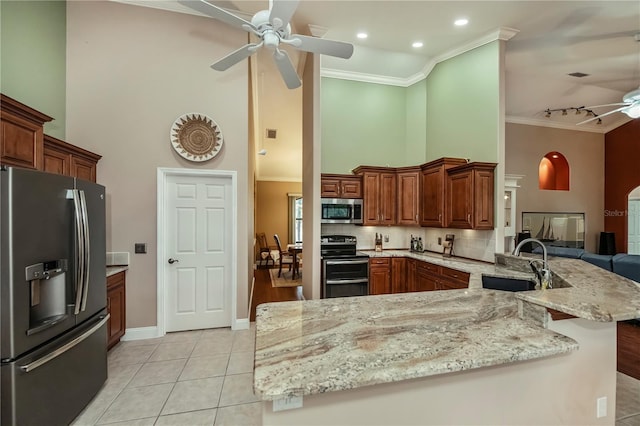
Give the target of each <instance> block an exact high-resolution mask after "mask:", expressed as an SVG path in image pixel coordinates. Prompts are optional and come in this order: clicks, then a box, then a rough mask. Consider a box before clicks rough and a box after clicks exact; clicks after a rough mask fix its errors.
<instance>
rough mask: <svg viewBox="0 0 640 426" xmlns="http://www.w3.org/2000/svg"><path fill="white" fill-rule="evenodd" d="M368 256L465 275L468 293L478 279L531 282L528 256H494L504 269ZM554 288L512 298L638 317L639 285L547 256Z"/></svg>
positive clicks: (428, 257)
mask: <svg viewBox="0 0 640 426" xmlns="http://www.w3.org/2000/svg"><path fill="white" fill-rule="evenodd" d="M363 253H366V254H368V255H369V256H371V257H397V256H403V257H410V258H413V259H418V260H424V261H427V262H431V263H434V264H437V265H441V266H446V267H448V268H452V269H457V270H459V271H463V272H468V273H470V274H471V275H470V277H469V288H482V275H491V276H496V277H507V278H524V279H532V280H534V281H535V277H534V275H533V273H531V272H529V266H528V262H529V260H531V257H536V258H539V256H535V255H533V256H532V255H529V254H527V257H517V256H512V255H508V254H505V255H499V256H500V257H501V258H503V259H506V264H505V265H500V264H490V263H486V262H481V261H475V260H471V259H463V258H458V257H443V256H442V255H440V254H435V253H428V252H425V253H413V252H410V251H408V250H384V251H382V252H375V251H363ZM548 260H549V267H550V269H551V271H552V272H553V274H554V282H555V285H556V288H553V289H550V290H544V291H541V290H533V291H523V292H518V293H516V297H517V298H518V299H521V300H524V301H527V302H529V303H534V304H536V305H540V306H544V307H547V308H551V309H555V310H558V311H561V312H564V313H567V314H569V315H573V316H576V317H578V318H584V319H588V320H591V321H601V322H612V321H624V320H629V319H634V318H640V284H639V283H636V282H634V281H632V280H630V279H628V278H625V277H622V276H620V275H618V274H615V273H613V272H610V271H607V270H605V269H602V268H599V267H597V266H595V265H592V264H591V263H588V262H585V261H583V260H580V259H568V258H564V257H552V256H550V257H549V259H548Z"/></svg>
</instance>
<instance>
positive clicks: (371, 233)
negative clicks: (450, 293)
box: [321, 224, 496, 262]
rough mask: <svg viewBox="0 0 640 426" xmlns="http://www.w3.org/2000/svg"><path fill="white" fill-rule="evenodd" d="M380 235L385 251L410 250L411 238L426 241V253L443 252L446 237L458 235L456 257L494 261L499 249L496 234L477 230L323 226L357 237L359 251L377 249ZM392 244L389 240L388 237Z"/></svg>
mask: <svg viewBox="0 0 640 426" xmlns="http://www.w3.org/2000/svg"><path fill="white" fill-rule="evenodd" d="M376 233H378V234H382V236H383V238H382V248H383V249H408V248H409V245H410V243H411V236H412V235H413V236H414V237H418V238H422V242H423V246H424V249H425V250H428V251H432V252H436V253H442V245H439V244H438V238H441V239H442V240H443V241H444V236H445V234H454V235H455V240H454V245H453V252H454V255H455V256H461V257H466V258H469V259H477V260H484V261H487V262H493V261H494V253H495V247H496V241H495V231H475V230H472V229H445V228H421V227H409V226H359V225H341V224H322V228H321V234H322V235H324V234H341V235H354V236H355V237H356V238H357V239H358V246H357V248H358V250H373V249H374V245H375V236H376ZM387 236H388V237H389V241H386V237H387Z"/></svg>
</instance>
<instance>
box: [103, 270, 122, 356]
mask: <svg viewBox="0 0 640 426" xmlns="http://www.w3.org/2000/svg"><path fill="white" fill-rule="evenodd" d="M125 300H126V299H125V280H124V271H123V272H119V273H117V274H115V275H112V276H110V277H108V278H107V311H108V312H109V314H110V318H109V323H108V325H107V348H108V349H111V348H112V347H113V346H114V345H115V344H116V343H118V342H119V341H120V338H121V337H122V336H124V332H125V330H126V303H125Z"/></svg>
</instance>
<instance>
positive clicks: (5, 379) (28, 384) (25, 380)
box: [0, 311, 108, 426]
mask: <svg viewBox="0 0 640 426" xmlns="http://www.w3.org/2000/svg"><path fill="white" fill-rule="evenodd" d="M107 320H108V316H107V313H106V311H105V312H102V313H100V314H98V315H97V316H95V317H93V318H92V319H91V320H89V321H87V322H86V323H85V324H83V325H82V326H80V327H77V328H75V329H73V330H72V331H70V332H69V333H67V334H65V335H63V336H62V337H60V338H59V339H56V340H54V341H53V342H51V343H49V344H47V345H45V346H44V347H42V348H40V349H38V350H37V351H35V352H33V353H31V354H29V355H27V356H24V357H21V358H19V359H17V360H15V361H13V362H11V363H5V364H2V367H1V369H2V371H1V372H2V376H1V379H0V380H1V386H2V389H1V397H0V398H1V399H0V402H1V411H2V415H1V416H2V417H1V418H0V423H1V424H2V425H21V426H22V425H45V424H46V425H67V424H69V423H70V422H71V421H72V420H73V419H74V418H75V417H76V416H77V415H78V414H79V413H80V412H81V411H82V410H83V409H84V407H85V406H86V405H87V404H88V403H89V402H90V401H91V399H93V397H94V396H95V395H96V394H97V393H98V391H99V390H100V388H101V387H102V385H103V384H104V382H105V380H106V379H107Z"/></svg>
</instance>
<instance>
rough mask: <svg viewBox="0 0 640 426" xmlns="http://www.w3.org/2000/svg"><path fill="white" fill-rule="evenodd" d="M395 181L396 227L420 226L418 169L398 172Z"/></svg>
mask: <svg viewBox="0 0 640 426" xmlns="http://www.w3.org/2000/svg"><path fill="white" fill-rule="evenodd" d="M397 179H398V191H397V192H398V194H397V195H398V202H397V207H398V209H397V212H396V214H397V221H396V223H397V224H398V225H420V221H419V209H420V169H416V170H415V171H404V172H398V173H397Z"/></svg>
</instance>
